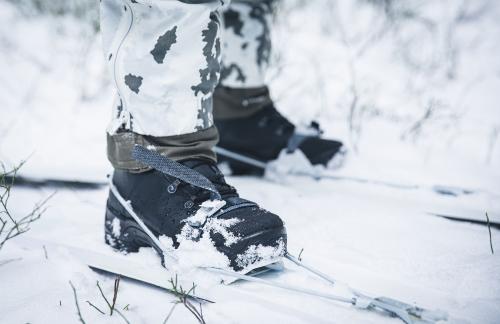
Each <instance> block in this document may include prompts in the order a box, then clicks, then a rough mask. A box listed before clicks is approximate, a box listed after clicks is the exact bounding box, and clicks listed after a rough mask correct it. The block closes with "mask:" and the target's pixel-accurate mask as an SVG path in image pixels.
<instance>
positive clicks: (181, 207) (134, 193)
mask: <svg viewBox="0 0 500 324" xmlns="http://www.w3.org/2000/svg"><path fill="white" fill-rule="evenodd" d="M182 164H184V165H185V166H187V167H189V168H191V169H194V170H196V171H198V172H199V173H201V174H202V175H204V176H205V177H206V178H208V179H209V180H210V181H211V182H212V183H213V184H214V185H215V187H216V188H217V190H218V191H219V193H220V194H221V197H222V198H221V199H222V200H224V201H225V203H226V204H225V206H224V207H223V208H222V209H221V210H219V211H218V212H217V213H216V214H214V215H213V216H211V217H215V218H217V219H221V220H224V219H226V220H229V219H236V220H237V221H236V222H234V224H232V225H231V226H229V227H228V228H227V230H228V231H229V232H231V234H232V236H233V237H236V238H238V239H237V240H235V241H234V242H231V243H230V244H228V242H227V240H226V238H225V237H224V236H223V235H222V234H221V233H219V232H217V231H215V230H213V229H211V230H210V238H211V240H212V242H213V244H214V246H215V247H216V248H217V250H219V251H220V252H223V253H224V254H225V255H226V256H227V257H228V258H229V260H230V262H231V266H232V267H233V268H234V269H236V270H239V269H241V268H243V267H244V266H245V265H244V264H241V262H239V261H238V260H239V259H238V258H239V257H240V259H241V255H242V254H243V253H245V251H246V250H247V249H248V248H249V247H250V246H252V245H254V246H258V245H262V246H273V247H274V246H278V245H279V244H283V245H284V246H286V233H285V230H284V225H283V222H282V221H281V219H280V218H279V217H278V216H276V215H275V214H272V213H270V212H268V211H266V210H264V209H261V208H260V207H259V206H258V205H257V204H255V203H253V202H250V201H248V200H245V199H242V198H240V197H239V196H238V193H237V192H236V190H235V189H234V188H233V187H232V186H230V185H228V184H227V183H226V182H225V180H224V176H223V175H222V173H221V172H220V171H219V170H218V168H217V166H216V165H215V163H214V162H212V161H210V160H205V159H192V160H188V161H183V162H182ZM113 183H114V185H115V186H116V188H117V189H118V191H119V192H120V194H121V196H122V197H123V198H124V199H125V200H128V201H130V202H131V204H132V207H133V208H134V211H135V212H136V213H137V214H138V215H139V217H140V218H141V219H142V220H143V222H144V223H145V224H146V225H147V226H148V228H149V229H150V230H151V231H152V232H153V233H154V234H155V235H156V236H160V235H166V236H168V237H169V238H171V239H172V240H173V242H174V246H175V247H176V246H177V245H178V244H179V243H178V235H180V233H181V232H182V231H183V229H184V230H185V227H186V226H190V225H189V224H187V223H186V219H188V218H189V217H191V216H193V215H195V213H196V212H197V211H198V209H199V208H200V205H201V204H202V203H203V202H205V201H207V200H208V199H210V192H209V191H207V190H204V189H201V188H198V187H195V186H192V185H190V184H187V183H184V182H182V181H180V180H178V179H176V178H174V177H171V176H169V175H166V174H164V173H162V172H160V171H157V170H151V171H148V172H143V173H131V172H127V171H120V170H117V171H115V173H114V176H113ZM108 208H110V209H113V210H114V212H115V213H118V214H120V215H125V216H127V214H128V213H127V212H126V211H125V210H124V208H123V207H122V206H121V205H120V203H119V202H118V201H117V199H116V198H115V197H114V196H113V195H112V194H110V197H109V199H108ZM196 230H198V232H199V233H200V234H202V233H203V230H204V228H203V224H201V225H200V226H199V227H198V226H196ZM193 239H194V240H196V239H197V238H196V237H193ZM281 253H284V250H283V251H282V252H281Z"/></svg>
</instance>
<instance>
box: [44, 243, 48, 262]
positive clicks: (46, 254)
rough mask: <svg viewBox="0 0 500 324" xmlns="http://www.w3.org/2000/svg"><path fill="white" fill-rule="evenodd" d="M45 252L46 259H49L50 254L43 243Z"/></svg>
mask: <svg viewBox="0 0 500 324" xmlns="http://www.w3.org/2000/svg"><path fill="white" fill-rule="evenodd" d="M43 253H44V254H45V259H46V260H48V259H49V254H48V253H47V248H46V247H45V245H43Z"/></svg>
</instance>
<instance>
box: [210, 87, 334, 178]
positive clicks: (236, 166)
mask: <svg viewBox="0 0 500 324" xmlns="http://www.w3.org/2000/svg"><path fill="white" fill-rule="evenodd" d="M218 106H219V108H218ZM214 111H215V125H216V126H217V129H218V131H219V137H220V140H219V144H218V146H220V147H222V148H224V149H226V150H229V151H233V152H235V153H239V154H242V155H245V156H249V157H251V158H254V159H257V160H260V161H263V162H268V161H271V160H275V159H276V158H278V156H279V154H280V152H281V151H282V150H284V149H287V151H288V152H289V153H292V152H293V151H294V150H296V149H299V150H300V151H302V153H304V155H305V156H306V157H307V159H308V160H309V162H311V164H313V165H316V164H321V165H324V166H327V165H328V163H329V162H330V161H331V160H332V159H333V158H334V156H335V155H336V154H338V153H340V152H342V150H343V145H342V143H341V142H339V141H335V140H329V139H324V138H321V137H320V136H319V135H320V134H321V131H320V130H319V125H318V124H317V123H312V126H314V127H311V128H312V129H315V130H316V132H315V134H313V135H305V136H304V135H300V136H297V135H298V134H297V132H296V127H295V126H294V125H293V124H292V123H291V122H290V121H288V119H286V118H285V117H284V116H283V115H281V114H280V113H279V112H278V111H277V110H276V108H275V107H274V104H273V102H272V100H271V98H270V96H269V91H268V90H267V87H263V88H258V89H229V88H226V87H219V88H217V89H216V91H215V95H214ZM217 112H220V113H219V114H217ZM313 133H314V132H313ZM297 138H299V141H298V142H296V143H294V141H296V140H297ZM294 144H297V145H294ZM231 167H232V169H233V172H234V171H236V172H235V173H255V172H252V171H251V170H250V169H252V167H250V166H245V165H242V164H240V163H234V161H233V163H232V165H231ZM238 171H239V172H238Z"/></svg>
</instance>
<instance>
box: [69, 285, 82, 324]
mask: <svg viewBox="0 0 500 324" xmlns="http://www.w3.org/2000/svg"><path fill="white" fill-rule="evenodd" d="M69 285H70V286H71V289H73V296H74V298H75V305H76V311H77V313H78V319H79V320H80V322H81V323H82V324H86V323H85V320H84V319H83V317H82V313H81V312H80V305H79V304H78V296H77V294H76V289H75V286H73V283H72V282H71V281H70V282H69Z"/></svg>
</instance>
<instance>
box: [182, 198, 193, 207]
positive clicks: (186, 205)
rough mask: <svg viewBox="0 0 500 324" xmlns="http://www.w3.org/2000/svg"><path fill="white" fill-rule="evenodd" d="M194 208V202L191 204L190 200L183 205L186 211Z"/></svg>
mask: <svg viewBox="0 0 500 324" xmlns="http://www.w3.org/2000/svg"><path fill="white" fill-rule="evenodd" d="M193 206H194V202H192V201H191V200H188V201H186V202H185V203H184V208H186V209H190V208H192V207H193Z"/></svg>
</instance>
